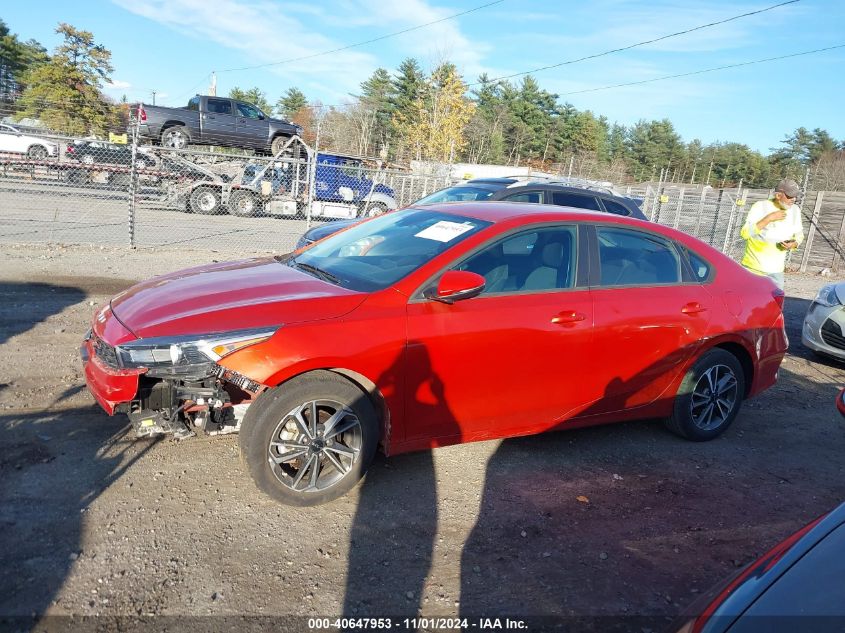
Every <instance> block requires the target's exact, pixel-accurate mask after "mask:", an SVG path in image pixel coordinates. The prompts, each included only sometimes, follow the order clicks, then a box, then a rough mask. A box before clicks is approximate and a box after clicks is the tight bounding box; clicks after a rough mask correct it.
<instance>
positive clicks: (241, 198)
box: [229, 189, 264, 218]
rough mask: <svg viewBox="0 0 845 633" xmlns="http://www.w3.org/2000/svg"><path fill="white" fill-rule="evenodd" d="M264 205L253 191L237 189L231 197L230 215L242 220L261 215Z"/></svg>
mask: <svg viewBox="0 0 845 633" xmlns="http://www.w3.org/2000/svg"><path fill="white" fill-rule="evenodd" d="M263 206H264V205H262V204H261V200H260V199H259V198H258V196H257V195H255V193H253V192H252V191H244V190H243V189H236V190H235V191H233V192H232V193H231V195H230V196H229V213H231V214H232V215H237V216H238V217H241V218H248V217H252V216H254V215H259V214H260V213H261V211H262V208H263Z"/></svg>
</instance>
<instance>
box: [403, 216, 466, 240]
mask: <svg viewBox="0 0 845 633" xmlns="http://www.w3.org/2000/svg"><path fill="white" fill-rule="evenodd" d="M474 228H475V225H474V224H473V223H472V222H463V223H461V224H458V223H457V222H448V221H446V220H441V221H440V222H438V223H437V224H432V225H431V226H430V227H428V228H427V229H423V230H422V231H420V232H419V233H417V234H416V235H414V237H421V238H423V239H426V240H435V241H437V242H451V241H452V240H453V239H455V238H456V237H458V236H459V235H463V234H464V233H466V232H467V231H471V230H472V229H474Z"/></svg>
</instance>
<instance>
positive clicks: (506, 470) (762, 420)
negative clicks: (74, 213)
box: [0, 245, 845, 631]
mask: <svg viewBox="0 0 845 633" xmlns="http://www.w3.org/2000/svg"><path fill="white" fill-rule="evenodd" d="M215 257H217V256H216V255H215V254H214V253H188V254H185V253H180V252H178V251H171V252H158V251H157V252H152V251H128V250H125V249H119V248H96V247H73V248H59V247H52V248H51V247H46V246H28V247H22V246H9V245H5V246H0V260H2V261H3V266H2V268H0V297H2V301H0V350H2V359H3V366H2V369H1V370H0V446H1V447H2V449H0V531H1V533H2V548H0V617H5V618H7V619H6V620H5V621H4V624H0V628H7V629H11V630H16V627H17V628H26V626H28V625H27V624H26V622H27V621H26V620H19V619H8V618H9V616H35V617H36V618H39V617H41V616H42V615H45V614H46V615H74V616H77V617H81V616H94V615H99V616H126V617H124V618H123V619H119V620H111V619H108V618H102V617H101V618H99V619H94V620H91V621H88V622H89V624H91V623H96V624H97V625H98V626H102V627H103V628H111V627H114V628H115V629H116V630H117V629H123V630H125V629H127V628H131V625H132V624H133V623H135V624H137V623H138V622H147V623H149V622H153V623H156V622H159V623H161V622H167V619H166V618H164V619H156V618H152V619H151V618H149V616H150V615H159V616H207V615H229V616H235V615H237V616H240V615H265V616H266V615H272V616H281V615H299V616H309V615H316V616H339V615H341V614H346V615H357V616H379V617H381V616H388V615H390V616H412V615H415V614H418V613H421V614H424V615H426V616H439V615H444V616H450V615H457V614H463V615H474V616H486V617H494V616H500V617H504V616H510V617H527V616H543V615H556V616H557V615H562V616H568V617H588V618H596V617H597V616H608V619H607V620H601V619H588V620H584V621H580V622H581V623H582V624H583V625H584V627H586V628H589V626H593V627H595V628H596V629H597V630H605V629H610V628H619V629H620V630H636V631H640V630H655V631H656V630H661V629H662V628H663V627H665V626H666V625H667V622H668V618H671V617H672V616H675V615H677V614H679V613H681V612H682V611H683V610H684V608H685V607H687V606H688V605H689V604H690V603H691V602H692V601H693V600H694V599H695V598H696V596H697V595H698V594H699V593H701V592H703V591H705V590H707V589H708V588H709V587H710V586H711V585H712V584H714V583H715V582H717V581H719V580H721V579H723V578H724V577H725V576H726V575H728V574H731V573H732V572H734V571H735V570H736V569H737V568H738V567H741V566H742V565H743V564H744V563H746V562H748V561H750V560H752V559H753V558H755V557H756V556H758V555H759V554H761V553H763V552H764V551H765V550H766V549H767V548H769V547H770V546H772V545H774V544H775V543H776V542H778V541H780V540H781V539H783V538H784V537H786V536H787V535H789V534H790V533H791V532H793V531H794V530H796V529H797V528H799V527H801V526H802V525H804V524H805V523H806V522H808V521H809V520H811V519H813V518H815V517H816V516H818V515H819V514H821V513H823V512H825V511H827V510H829V509H831V508H833V507H834V506H836V505H837V504H838V503H840V502H841V501H843V500H845V476H843V464H845V460H843V459H842V456H843V454H845V432H843V421H842V420H841V419H840V418H839V415H838V413H837V412H836V410H835V408H834V396H835V394H836V392H837V389H838V388H839V387H840V386H841V385H843V384H845V371H843V367H842V366H840V365H837V364H836V363H834V362H831V361H824V360H820V359H819V358H816V357H814V356H813V355H812V354H810V353H809V352H808V351H807V350H806V349H804V348H802V346H801V343H800V325H801V319H802V318H803V315H804V312H805V310H806V307H807V305H808V304H809V300H810V299H811V298H812V297H813V295H814V294H815V292H816V290H817V289H818V287H819V286H820V285H821V284H822V283H824V282H825V281H827V279H825V278H822V277H819V276H798V275H790V276H788V278H787V294H788V299H787V303H786V314H787V319H788V333H789V336H790V339H791V351H790V354H789V355H788V357H787V358H786V360H785V362H784V364H783V367H782V371H781V378H780V382H779V383H778V385H777V386H776V387H774V388H772V389H771V390H769V391H768V392H766V393H764V394H763V395H761V396H760V397H758V398H756V399H754V400H751V401H748V402H746V403H745V405H744V407H743V409H742V411H741V413H740V416H739V418H738V419H737V421H736V422H735V423H734V425H733V426H732V427H731V429H729V431H728V432H727V433H726V434H725V435H724V436H722V437H721V438H720V439H718V440H715V441H713V442H709V443H702V444H694V443H690V442H685V441H683V440H680V439H678V438H676V437H674V436H673V435H670V434H669V433H667V432H665V431H664V430H663V428H662V426H661V425H659V424H656V423H654V422H640V423H629V424H622V425H616V426H606V427H602V428H594V429H587V430H580V431H571V432H561V433H555V434H547V435H542V436H536V437H528V438H521V439H516V440H507V441H503V442H483V443H477V444H470V445H464V446H456V447H450V448H445V449H438V450H435V451H433V452H428V453H419V454H412V455H407V456H399V457H394V458H390V459H383V458H382V459H379V460H378V461H377V462H376V464H375V465H374V467H373V468H372V470H371V473H370V475H369V476H368V478H367V480H366V481H365V482H364V484H363V485H362V486H359V487H358V488H356V489H355V490H354V491H353V492H352V493H351V494H349V495H348V496H346V497H345V498H343V499H341V500H339V501H336V502H334V503H332V504H329V505H326V506H321V507H317V508H310V509H294V508H288V507H283V506H280V505H277V504H275V503H274V502H272V501H270V500H269V499H267V498H265V497H264V496H262V495H261V494H260V493H259V492H258V491H257V490H256V489H255V488H254V486H253V484H252V482H251V481H250V480H249V479H248V478H247V476H246V474H245V472H244V469H243V468H242V466H241V463H240V460H239V457H238V451H237V439H236V438H235V437H231V436H229V437H221V438H210V439H206V438H198V439H192V440H188V441H185V442H182V443H177V442H175V441H172V440H161V441H152V440H135V439H134V437H133V435H132V432H131V431H130V430H129V429H128V428H127V425H126V423H125V419H124V418H122V417H114V418H110V417H108V416H106V415H105V414H104V413H103V412H102V411H101V410H100V409H99V408H98V407H97V406H95V404H94V402H93V400H92V398H91V397H90V395H89V394H88V393H87V391H86V390H85V388H84V383H83V379H82V375H81V366H80V362H79V358H78V351H77V349H78V345H79V343H80V339H81V337H82V335H83V333H84V332H85V330H86V329H87V327H88V323H89V320H90V317H91V315H92V313H93V311H94V310H95V306H97V305H99V304H102V303H103V302H105V301H107V300H108V298H109V297H110V296H111V295H113V294H115V293H117V292H118V291H120V290H122V289H123V288H124V287H126V286H127V285H129V284H130V283H132V281H133V280H137V279H141V278H144V277H148V276H150V275H152V274H155V273H161V272H165V271H168V270H173V269H176V268H181V267H186V266H188V265H193V264H196V263H201V262H207V261H210V260H211V259H214V258H215ZM610 616H612V617H610ZM632 616H643V617H644V619H643V620H637V619H634V618H633V617H632ZM76 621H77V622H78V621H79V620H76ZM224 621H225V620H222V619H218V620H216V619H214V618H206V619H204V620H202V622H204V623H205V625H207V627H208V628H209V629H214V628H219V627H221V626H222V624H221V623H222V622H224ZM274 621H275V620H274ZM49 622H50V620H49V619H47V620H44V621H43V622H42V625H46V624H49ZM58 622H63V623H64V624H67V622H68V621H65V620H58ZM259 622H265V623H266V622H270V621H267V620H259ZM279 622H281V620H279ZM304 622H305V621H304V620H302V621H299V623H300V625H301V626H300V628H301V629H305V624H304ZM92 628H93V626H92ZM194 628H196V627H194Z"/></svg>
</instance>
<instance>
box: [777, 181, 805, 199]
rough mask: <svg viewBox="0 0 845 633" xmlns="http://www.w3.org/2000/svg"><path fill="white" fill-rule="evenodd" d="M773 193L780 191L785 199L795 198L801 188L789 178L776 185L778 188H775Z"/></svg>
mask: <svg viewBox="0 0 845 633" xmlns="http://www.w3.org/2000/svg"><path fill="white" fill-rule="evenodd" d="M775 191H780V192H781V193H782V194H784V195H785V196H786V197H787V198H797V197H798V194H800V193H801V187H799V186H798V183H797V182H795V181H794V180H792V179H791V178H784V179H783V180H781V181H780V182H779V183H778V186H777V187H775Z"/></svg>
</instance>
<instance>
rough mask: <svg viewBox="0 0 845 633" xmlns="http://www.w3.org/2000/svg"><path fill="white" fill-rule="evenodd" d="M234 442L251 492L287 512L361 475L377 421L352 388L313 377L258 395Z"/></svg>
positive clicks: (339, 491) (329, 376) (334, 378)
mask: <svg viewBox="0 0 845 633" xmlns="http://www.w3.org/2000/svg"><path fill="white" fill-rule="evenodd" d="M239 443H240V450H241V457H242V459H243V461H244V463H245V464H246V465H247V468H248V469H249V473H250V475H251V476H252V479H253V480H254V481H255V484H256V485H257V486H258V488H259V489H261V490H262V491H263V492H265V493H266V494H267V495H269V496H270V497H272V498H273V499H275V500H276V501H279V502H281V503H284V504H287V505H294V506H312V505H318V504H320V503H325V502H327V501H331V500H333V499H336V498H338V497H340V496H342V495H344V494H345V493H347V492H348V491H349V490H351V489H352V488H353V487H354V486H355V485H356V484H357V483H358V481H360V479H361V478H362V477H363V476H364V473H365V472H366V470H367V467H368V466H369V465H370V462H371V461H372V459H373V457H374V455H375V451H376V447H377V445H378V418H377V416H376V412H375V409H374V408H373V405H372V403H371V402H370V400H369V398H368V397H367V394H365V393H364V392H363V391H361V389H359V388H358V387H357V386H356V385H354V384H353V383H351V382H349V381H348V380H346V379H345V378H343V377H341V376H338V375H336V374H333V373H331V372H323V371H321V372H314V373H313V374H306V375H304V376H300V377H298V378H294V379H292V380H290V381H288V382H287V383H284V384H282V385H280V386H279V387H276V388H275V389H273V390H271V391H270V392H267V393H265V394H262V396H261V397H260V398H258V399H257V400H256V401H255V403H253V404H252V405H251V406H250V407H249V409H248V410H247V414H246V416H244V420H243V422H242V423H241V429H240V434H239Z"/></svg>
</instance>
